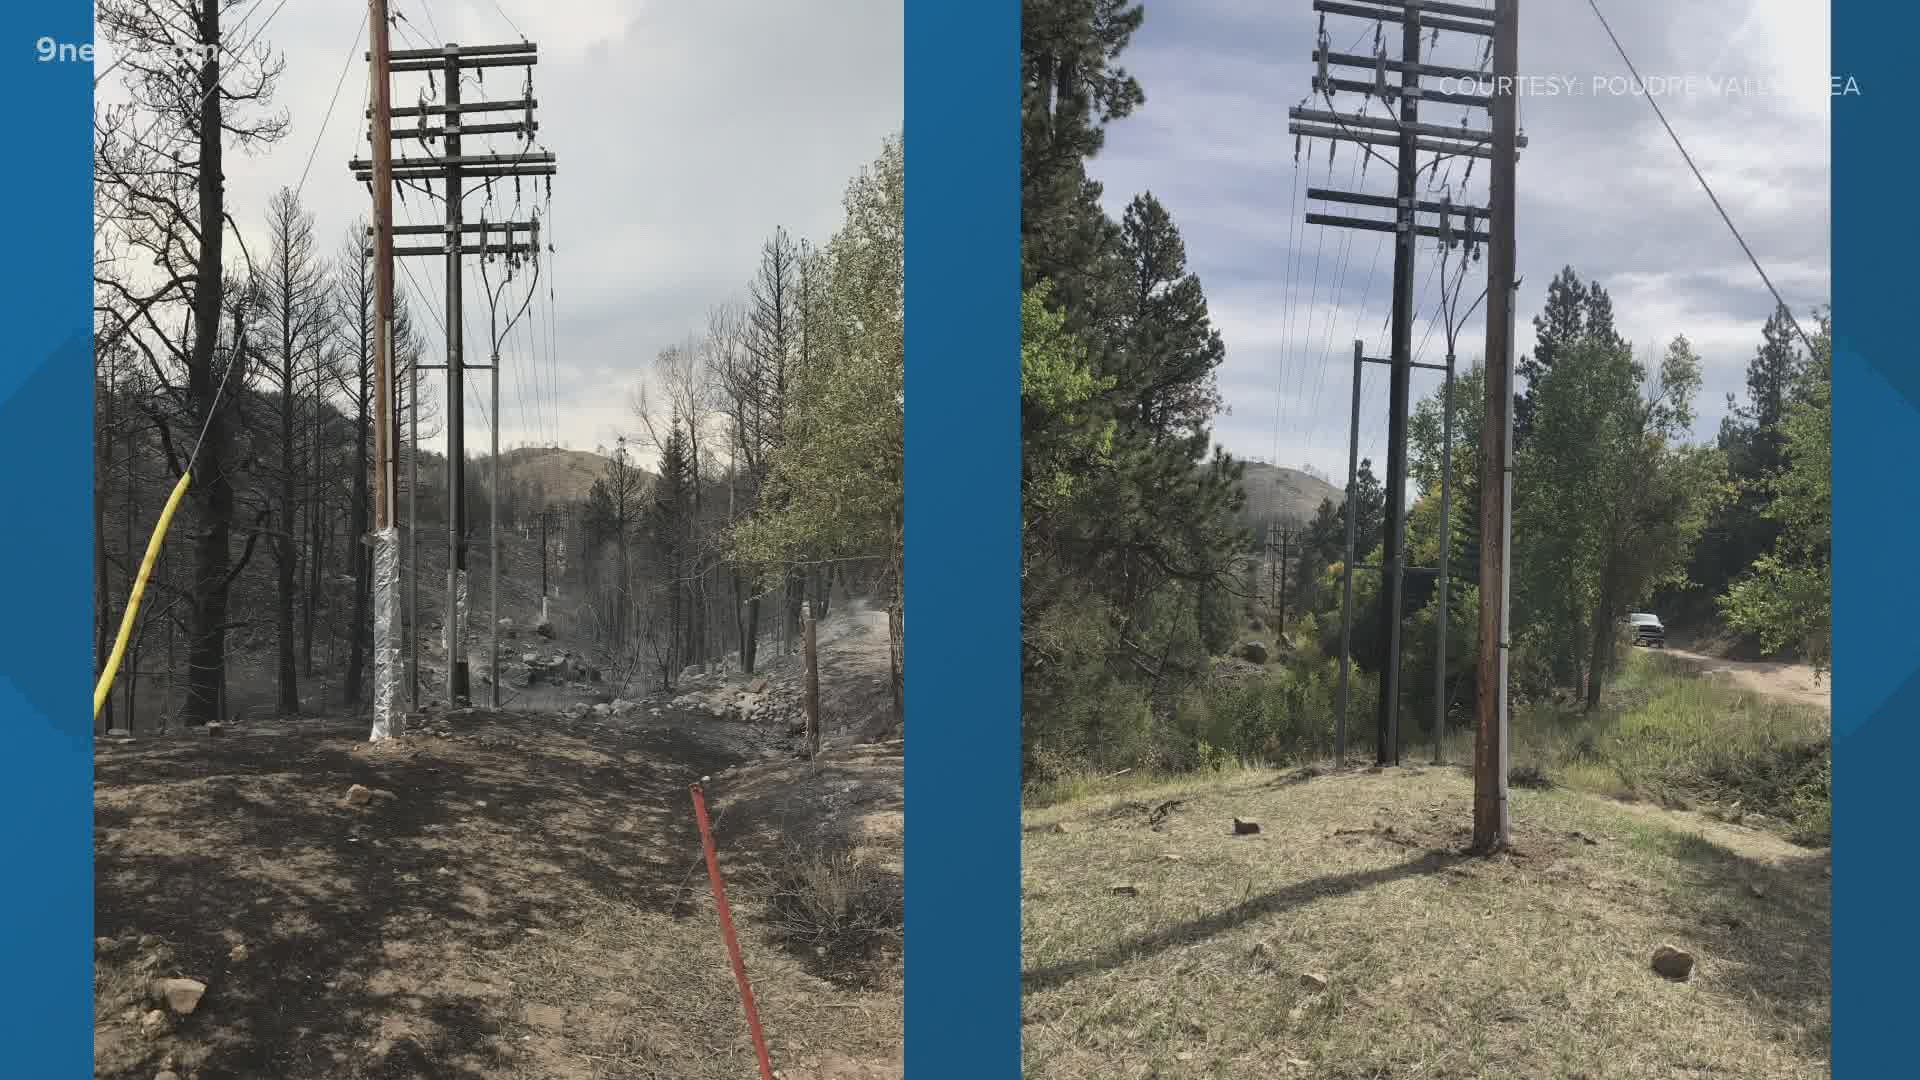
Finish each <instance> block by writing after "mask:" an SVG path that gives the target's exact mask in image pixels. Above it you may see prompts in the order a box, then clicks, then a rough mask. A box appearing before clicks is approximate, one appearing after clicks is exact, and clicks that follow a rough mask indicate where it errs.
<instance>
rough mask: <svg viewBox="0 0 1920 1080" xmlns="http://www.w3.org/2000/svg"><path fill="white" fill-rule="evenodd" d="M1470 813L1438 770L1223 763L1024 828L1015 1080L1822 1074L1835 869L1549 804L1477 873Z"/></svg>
mask: <svg viewBox="0 0 1920 1080" xmlns="http://www.w3.org/2000/svg"><path fill="white" fill-rule="evenodd" d="M1126 779H1127V778H1121V779H1120V781H1119V783H1121V784H1123V785H1124V784H1125V783H1126ZM1470 798H1471V787H1470V784H1469V782H1468V780H1467V778H1466V777H1465V776H1464V775H1463V774H1462V773H1460V772H1459V771H1457V770H1453V769H1424V770H1422V769H1407V770H1389V771H1386V772H1383V773H1354V772H1348V773H1340V774H1333V775H1317V774H1315V773H1313V772H1312V771H1310V770H1303V771H1296V772H1293V773H1279V772H1271V771H1259V770H1230V771H1224V772H1220V773H1216V774H1211V775H1199V776H1191V777H1187V778H1185V779H1183V780H1181V781H1179V782H1176V783H1173V784H1168V785H1144V784H1134V785H1131V786H1128V787H1126V789H1125V790H1123V791H1119V792H1116V793H1111V794H1089V793H1085V792H1083V793H1082V794H1081V795H1080V796H1079V797H1078V798H1075V799H1073V800H1071V801H1067V802H1062V803H1058V804H1056V805H1054V806H1051V807H1048V808H1046V809H1042V810H1036V811H1033V812H1031V813H1030V814H1029V815H1028V823H1029V830H1028V835H1027V841H1026V845H1025V865H1024V871H1025V930H1024V946H1025V968H1026V971H1025V987H1026V999H1025V1046H1026V1076H1028V1077H1029V1078H1051V1080H1079V1078H1083V1077H1085V1078H1092V1077H1102V1078H1106V1077H1274V1076H1279V1077H1286V1076H1295V1077H1316V1078H1329V1080H1333V1078H1352V1080H1359V1078H1387V1077H1393V1078H1405V1077H1422V1078H1466V1077H1488V1078H1502V1080H1505V1078H1515V1080H1531V1078H1541V1080H1547V1078H1553V1080H1574V1078H1582V1080H1628V1078H1636V1080H1637V1078H1646V1080H1653V1078H1669V1077H1695V1076H1698V1077H1705V1076H1714V1077H1740V1078H1751V1080H1767V1078H1780V1080H1785V1078H1802V1077H1816V1076H1819V1077H1824V1076H1827V1075H1828V1074H1829V1066H1828V1050H1827V1045H1828V1040H1829V1021H1828V1015H1829V1014H1828V996H1829V965H1828V941H1829V936H1830V909H1829V899H1828V885H1829V882H1828V879H1827V876H1826V870H1825V868H1826V866H1827V860H1826V858H1825V856H1824V854H1822V853H1809V852H1807V851H1806V850H1804V849H1800V848H1795V847H1793V846H1792V845H1790V844H1787V843H1786V842H1784V841H1783V840H1781V839H1779V838H1777V837H1775V836H1772V835H1770V834H1767V833H1764V832H1760V831H1757V830H1752V829H1746V828H1740V827H1736V826H1731V825H1727V824H1723V823H1719V822H1715V821H1711V820H1707V819H1704V818H1700V817H1696V816H1693V815H1682V814H1676V813H1672V812H1667V811H1660V810H1656V809H1652V808H1648V807H1640V806H1627V805H1617V804H1613V803H1609V802H1606V801H1604V800H1601V799H1597V798H1594V797H1592V796H1590V795H1586V794H1582V793H1579V792H1572V791H1566V790H1552V791H1540V792H1535V791H1516V792H1515V793H1514V806H1513V820H1514V822H1515V849H1514V851H1513V852H1512V853H1511V854H1508V855H1503V856H1499V857H1496V858H1492V859H1474V858H1467V857H1464V856H1462V855H1460V854H1458V852H1459V850H1460V848H1461V847H1462V846H1463V844H1464V841H1465V839H1466V835H1465V828H1466V826H1467V824H1468V822H1469V821H1470V819H1471V803H1470ZM1169 803H1172V804H1173V805H1172V806H1169V805H1168V804H1169ZM1236 817H1238V818H1242V819H1249V820H1253V821H1257V822H1259V823H1260V825H1261V827H1262V831H1261V832H1260V833H1259V834H1258V835H1254V836H1234V835H1232V829H1231V821H1232V819H1233V818H1236ZM1156 820H1157V821H1158V826H1157V827H1156V826H1155V825H1154V824H1151V823H1152V822H1154V821H1156ZM1058 829H1064V831H1056V830H1058ZM1115 886H1132V888H1133V890H1134V894H1132V895H1125V894H1123V893H1122V892H1119V891H1116V889H1115ZM1663 943H1670V944H1673V945H1676V946H1679V947H1681V948H1685V949H1688V950H1690V951H1692V952H1693V953H1695V954H1696V956H1698V957H1699V961H1700V964H1699V968H1698V969H1697V971H1696V972H1695V974H1694V977H1693V979H1692V980H1691V981H1690V982H1686V983H1672V982H1668V981H1666V980H1664V979H1662V978H1660V977H1658V976H1657V975H1655V974H1654V973H1653V972H1652V971H1651V970H1650V968H1649V960H1650V958H1651V956H1652V953H1653V950H1654V949H1655V947H1656V946H1658V945H1660V944H1663ZM1309 973H1311V974H1316V975H1319V976H1322V977H1324V978H1325V980H1326V988H1325V989H1324V990H1314V989H1310V988H1308V987H1307V986H1305V985H1303V981H1302V976H1303V975H1306V974H1309Z"/></svg>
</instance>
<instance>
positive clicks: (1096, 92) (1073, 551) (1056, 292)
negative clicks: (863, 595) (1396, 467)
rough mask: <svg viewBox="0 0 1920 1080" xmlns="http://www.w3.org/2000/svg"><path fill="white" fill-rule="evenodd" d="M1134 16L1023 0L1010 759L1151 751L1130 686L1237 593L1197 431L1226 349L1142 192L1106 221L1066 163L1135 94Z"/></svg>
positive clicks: (1226, 509) (1222, 617) (1228, 492)
mask: <svg viewBox="0 0 1920 1080" xmlns="http://www.w3.org/2000/svg"><path fill="white" fill-rule="evenodd" d="M1140 19H1141V13H1140V9H1139V8H1138V7H1137V6H1134V5H1128V4H1124V3H1114V2H1111V0H1094V2H1092V3H1087V2H1084V0H1027V3H1026V5H1025V19H1024V22H1023V27H1022V38H1021V48H1022V63H1023V68H1024V70H1025V73H1026V79H1027V84H1026V94H1025V97H1024V99H1023V126H1022V139H1023V151H1024V153H1023V157H1022V177H1021V180H1022V192H1023V205H1022V240H1023V262H1024V278H1025V285H1026V292H1025V296H1024V298H1023V305H1022V322H1023V329H1024V332H1025V340H1024V342H1023V345H1022V350H1021V384H1022V387H1021V389H1022V394H1021V421H1022V441H1023V451H1024V465H1023V473H1022V499H1023V505H1022V515H1023V517H1022V526H1023V528H1022V537H1023V551H1022V608H1023V630H1024V642H1025V646H1024V653H1025V670H1026V681H1025V682H1026V718H1027V719H1026V724H1027V749H1028V765H1029V767H1030V768H1039V769H1048V768H1054V767H1056V766H1054V765H1050V764H1048V762H1059V761H1062V760H1065V759H1072V758H1076V757H1077V758H1079V759H1083V760H1086V761H1122V760H1124V761H1129V763H1131V760H1132V758H1133V757H1145V756H1150V755H1151V754H1153V753H1154V752H1156V751H1155V749H1154V744H1153V726H1154V725H1153V717H1154V710H1153V705H1152V703H1153V702H1154V701H1155V700H1156V699H1165V698H1166V696H1167V695H1168V694H1169V693H1171V692H1172V690H1173V689H1174V688H1177V687H1178V686H1179V685H1181V684H1183V683H1184V682H1186V681H1188V680H1191V679H1192V678H1194V677H1196V676H1197V675H1198V674H1199V673H1200V672H1201V671H1202V670H1203V669H1204V666H1205V662H1206V658H1207V656H1208V655H1209V654H1210V653H1218V652H1222V651H1225V650H1226V649H1228V648H1230V647H1231V646H1232V645H1233V643H1234V640H1235V635H1236V633H1237V631H1238V628H1239V621H1240V612H1241V609H1242V606H1243V592H1244V590H1243V587H1242V582H1243V578H1244V569H1245V561H1244V558H1243V556H1244V552H1245V551H1246V547H1247V538H1246V536H1245V533H1244V531H1243V530H1242V529H1241V527H1240V526H1239V524H1238V523H1237V521H1236V515H1237V512H1238V511H1239V508H1240V505H1241V502H1242V495H1241V492H1240V473H1241V468H1240V465H1239V464H1238V463H1237V462H1235V461H1234V460H1232V459H1231V458H1229V457H1227V456H1226V455H1224V454H1222V453H1220V452H1218V451H1217V450H1215V449H1214V448H1213V446H1212V433H1211V431H1210V430H1209V428H1210V425H1211V423H1212V419H1213V417H1214V416H1215V414H1217V413H1218V411H1219V409H1220V396H1219V391H1218V388H1217V386H1216V384H1215V380H1214V370H1215V369H1216V368H1217V367H1218V366H1219V365H1220V363H1221V362H1222V360H1223V359H1224V358H1225V354H1226V346H1225V344H1224V343H1223V342H1222V340H1221V337H1220V334H1219V332H1218V331H1217V330H1215V329H1214V328H1213V325H1212V322H1211V319H1210V317H1209V315H1208V311H1207V300H1206V294H1205V291H1204V289H1203V288H1202V287H1201V283H1200V280H1199V278H1198V277H1197V276H1195V275H1194V274H1193V273H1192V272H1191V271H1190V270H1189V269H1188V266H1187V258H1186V245H1185V242H1184V241H1183V240H1182V238H1181V236H1180V231H1179V229H1178V227H1177V226H1176V225H1175V224H1174V221H1173V218H1172V215H1171V214H1169V213H1168V211H1167V209H1166V207H1164V206H1163V205H1161V204H1160V202H1159V201H1158V200H1157V199H1155V198H1154V197H1153V196H1152V195H1150V194H1142V195H1139V196H1137V197H1135V198H1134V199H1132V200H1131V201H1130V203H1129V204H1128V206H1127V208H1126V210H1125V211H1124V213H1123V214H1122V215H1121V217H1120V220H1118V221H1114V220H1112V219H1110V218H1108V217H1107V215H1106V213H1105V212H1104V210H1102V208H1101V205H1100V188H1099V185H1097V184H1095V183H1093V182H1092V181H1091V180H1090V179H1088V177H1087V175H1086V168H1085V165H1086V161H1087V159H1088V158H1090V157H1091V156H1092V155H1093V154H1095V153H1097V152H1098V150H1099V148H1100V145H1101V143H1102V141H1103V139H1104V132H1103V125H1104V124H1105V123H1106V122H1108V121H1110V120H1115V119H1118V118H1120V117H1123V116H1126V115H1127V114H1129V113H1130V112H1132V111H1133V109H1134V108H1136V107H1137V106H1139V104H1140V103H1141V101H1142V100H1143V95H1142V93H1141V91H1140V88H1139V85H1138V83H1136V82H1135V81H1134V80H1133V79H1132V78H1131V77H1130V76H1129V75H1127V74H1126V72H1125V71H1124V69H1122V68H1120V67H1119V66H1118V64H1117V59H1118V56H1119V53H1120V51H1121V50H1122V49H1123V48H1124V46H1125V45H1126V42H1127V40H1128V38H1129V37H1130V36H1131V35H1132V33H1133V30H1134V29H1135V28H1137V27H1138V25H1139V23H1140ZM1130 756H1131V757H1130ZM1043 759H1044V760H1043ZM1058 767H1062V768H1064V767H1067V766H1058Z"/></svg>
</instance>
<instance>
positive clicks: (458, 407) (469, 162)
mask: <svg viewBox="0 0 1920 1080" xmlns="http://www.w3.org/2000/svg"><path fill="white" fill-rule="evenodd" d="M382 25H383V26H384V24H382ZM380 41H381V43H382V45H383V46H384V43H385V35H384V32H383V33H382V34H381V35H380ZM388 58H389V59H388V65H387V66H388V67H389V68H390V70H392V71H393V72H396V73H404V72H412V73H427V74H431V75H436V76H438V82H437V84H436V85H438V86H442V87H444V93H445V100H444V103H442V104H437V105H435V104H428V103H427V98H426V96H425V95H424V94H422V96H421V99H420V101H421V103H420V104H419V105H416V106H406V107H401V108H393V107H392V106H391V105H388V104H386V103H385V101H384V98H385V96H386V95H385V94H382V95H381V98H382V99H383V100H382V104H381V105H380V106H379V107H376V108H374V109H372V110H371V111H372V112H373V113H374V114H375V121H374V122H375V133H376V138H375V140H374V157H375V160H376V161H378V160H381V159H383V158H386V155H388V154H389V153H390V143H391V140H393V139H415V140H419V141H420V142H421V143H422V144H425V145H431V144H432V143H434V142H436V141H440V140H444V153H426V154H419V155H412V156H407V157H403V158H400V159H399V160H397V161H392V159H391V158H386V160H389V161H391V168H390V170H389V175H390V182H389V183H386V184H375V185H374V187H375V193H376V195H375V197H376V200H378V198H379V197H380V193H381V192H385V193H386V197H387V198H388V199H389V200H391V196H392V185H393V184H396V183H411V184H414V185H418V186H420V187H427V186H428V183H429V182H430V181H432V180H435V179H438V180H441V181H442V182H443V197H444V199H445V201H446V222H445V225H444V226H435V225H418V226H405V227H401V228H396V229H392V230H391V231H392V232H395V233H402V234H407V235H417V236H426V237H431V236H435V235H438V236H439V237H440V239H439V242H438V243H422V244H412V245H408V246H406V247H402V248H394V249H393V252H392V253H393V255H395V256H440V257H443V258H445V260H446V278H447V289H446V317H445V318H444V319H443V320H442V321H443V322H444V324H445V326H446V334H447V358H446V363H444V364H420V365H416V367H423V368H437V369H440V370H444V371H445V372H446V373H447V548H448V560H447V603H446V615H445V620H444V621H445V638H446V648H447V691H448V698H449V699H450V700H451V701H452V702H464V701H468V700H470V699H471V672H470V670H469V668H470V663H469V660H468V657H467V655H466V638H467V622H468V617H467V616H468V611H467V609H468V603H467V507H466V398H465V380H464V376H465V373H466V372H467V371H468V370H470V369H474V368H478V367H481V366H482V365H477V364H468V363H467V362H466V360H465V341H464V320H463V317H462V304H463V300H464V296H463V289H462V277H463V274H462V270H463V267H464V261H463V260H464V258H465V256H467V255H479V256H482V257H485V256H488V255H508V256H510V257H517V256H521V255H529V256H537V253H538V251H539V223H538V222H537V221H531V222H517V221H508V222H501V223H491V224H490V223H487V222H484V221H483V222H480V223H479V224H477V225H470V224H468V223H467V222H466V220H465V216H464V208H465V197H466V195H467V194H468V190H467V186H468V184H469V183H470V182H473V181H479V182H481V183H482V184H490V183H491V181H493V180H496V179H503V178H512V179H515V181H516V182H517V180H518V178H519V177H527V176H552V175H554V173H555V171H556V170H555V166H554V163H553V155H552V154H550V153H546V152H539V153H533V152H521V153H509V154H502V153H486V154H476V155H467V154H465V153H464V152H463V148H462V146H461V140H462V136H463V135H494V134H511V135H518V136H520V137H521V138H522V139H523V140H526V141H529V142H530V141H531V139H532V136H533V132H534V131H536V130H538V128H539V125H538V124H537V123H535V122H534V119H533V110H534V108H535V106H536V105H537V104H538V102H537V101H535V100H534V98H533V93H532V78H531V71H530V70H529V75H528V80H527V83H526V85H527V91H526V94H525V96H524V97H522V98H520V99H517V100H504V101H472V102H469V101H463V100H462V98H461V80H462V77H463V76H464V75H465V73H467V72H469V71H475V70H480V69H485V68H496V67H523V68H528V69H531V68H532V67H533V65H534V64H536V63H537V62H538V48H537V46H535V45H533V44H532V43H531V42H524V41H522V42H516V43H514V44H511V45H480V46H468V47H464V48H463V47H461V46H459V45H454V44H448V45H446V46H443V47H442V48H439V49H403V50H399V51H394V52H390V53H388ZM503 112H504V113H513V114H519V115H518V117H517V118H516V119H514V120H511V121H506V122H493V123H487V122H472V121H469V120H468V119H467V118H468V117H469V116H474V115H478V114H483V113H503ZM399 117H407V118H413V119H415V120H417V123H416V124H415V125H414V126H412V127H403V128H397V129H396V128H392V127H391V125H390V123H389V120H390V118H399ZM435 118H437V119H438V120H439V123H438V124H434V123H432V122H431V121H432V120H433V119H435ZM383 129H384V130H383ZM381 136H384V137H381ZM353 168H354V170H355V175H356V177H358V178H359V179H363V180H368V181H371V180H372V179H373V169H374V162H372V161H365V160H356V161H354V162H353ZM496 232H498V233H502V234H504V235H503V236H502V237H501V238H500V242H498V243H495V242H492V240H491V239H490V234H492V233H496ZM475 233H477V234H479V237H480V241H479V243H478V244H476V245H473V246H471V247H470V246H468V245H467V244H466V243H465V238H466V237H467V236H468V235H469V234H475ZM522 234H525V238H524V239H522V238H521V235H522ZM484 366H485V367H487V368H489V369H493V370H495V371H496V374H495V375H494V377H493V378H494V386H495V394H496V404H495V407H494V410H493V413H492V414H491V415H492V416H493V418H494V440H495V444H496V452H495V455H494V456H495V458H496V459H497V458H498V456H499V455H498V452H497V444H498V439H499V408H498V403H497V393H498V390H497V387H498V374H497V369H498V366H499V365H498V363H497V359H496V362H493V363H489V364H487V365H484ZM416 415H417V410H416ZM415 430H416V432H417V430H418V428H417V421H416V428H415ZM497 498H498V493H497V492H496V493H495V500H496V501H497ZM496 563H497V560H496ZM496 592H497V589H496ZM496 615H497V612H496ZM494 625H495V628H496V632H497V628H498V625H499V620H498V618H497V617H496V618H495V620H494ZM494 652H495V660H494V665H495V666H496V667H497V664H498V659H497V657H498V648H497V646H496V647H495V649H494ZM498 686H499V679H498V677H497V674H496V675H495V678H494V687H495V689H494V691H493V693H494V695H495V700H496V702H497V695H498V693H499V690H498ZM415 693H416V694H417V693H418V691H417V684H416V690H415Z"/></svg>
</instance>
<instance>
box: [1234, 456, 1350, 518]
mask: <svg viewBox="0 0 1920 1080" xmlns="http://www.w3.org/2000/svg"><path fill="white" fill-rule="evenodd" d="M1241 487H1242V488H1243V489H1244V490H1245V491H1246V493H1247V505H1246V509H1245V511H1244V516H1245V517H1246V519H1247V520H1249V521H1267V520H1277V521H1291V522H1294V523H1296V524H1298V523H1303V522H1306V521H1310V520H1312V518H1313V513H1314V511H1315V510H1318V509H1319V508H1320V503H1321V502H1322V501H1323V500H1326V499H1332V500H1333V504H1334V505H1335V506H1338V505H1340V502H1341V500H1342V499H1343V498H1344V495H1343V494H1342V492H1341V490H1340V489H1339V488H1337V487H1334V486H1333V485H1332V484H1329V483H1327V482H1326V481H1324V480H1322V479H1320V478H1319V477H1317V476H1310V475H1308V474H1307V473H1304V472H1301V471H1300V470H1298V469H1289V468H1287V467H1286V466H1284V465H1268V464H1266V463H1265V462H1259V461H1249V462H1247V471H1246V476H1245V478H1244V480H1243V481H1242V482H1241Z"/></svg>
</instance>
